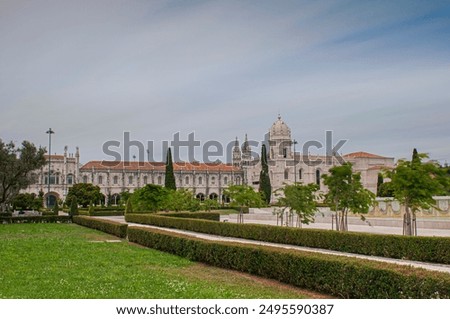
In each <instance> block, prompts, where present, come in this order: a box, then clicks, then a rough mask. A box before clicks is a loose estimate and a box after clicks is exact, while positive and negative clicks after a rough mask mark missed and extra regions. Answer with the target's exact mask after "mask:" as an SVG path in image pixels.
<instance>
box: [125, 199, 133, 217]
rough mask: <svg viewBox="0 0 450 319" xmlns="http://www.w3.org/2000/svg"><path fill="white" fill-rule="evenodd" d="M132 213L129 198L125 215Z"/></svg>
mask: <svg viewBox="0 0 450 319" xmlns="http://www.w3.org/2000/svg"><path fill="white" fill-rule="evenodd" d="M132 213H133V205H132V204H131V198H128V200H127V205H126V206H125V214H132Z"/></svg>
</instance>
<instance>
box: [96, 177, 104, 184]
mask: <svg viewBox="0 0 450 319" xmlns="http://www.w3.org/2000/svg"><path fill="white" fill-rule="evenodd" d="M97 179H98V183H99V184H103V176H102V175H99V176H98V178H97Z"/></svg>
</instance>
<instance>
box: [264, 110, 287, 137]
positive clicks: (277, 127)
mask: <svg viewBox="0 0 450 319" xmlns="http://www.w3.org/2000/svg"><path fill="white" fill-rule="evenodd" d="M269 134H270V137H271V138H284V139H291V129H290V128H289V126H287V125H286V123H284V121H283V120H282V119H281V116H280V115H278V119H277V120H276V121H275V123H273V125H272V127H271V128H270V131H269Z"/></svg>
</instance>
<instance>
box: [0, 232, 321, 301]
mask: <svg viewBox="0 0 450 319" xmlns="http://www.w3.org/2000/svg"><path fill="white" fill-rule="evenodd" d="M107 240H118V238H116V237H113V236H110V235H107V234H104V233H101V232H98V231H95V230H92V229H88V228H84V227H81V226H78V225H75V224H14V225H0V298H30V299H31V298H56V299H63V298H89V299H91V298H105V299H107V298H133V299H140V298H162V299H166V298H174V299H175V298H208V299H209V298H268V299H272V298H303V297H308V298H311V297H320V296H318V295H317V294H309V293H308V292H305V291H302V290H298V289H294V288H292V287H290V286H285V285H281V284H278V283H276V282H273V281H267V280H263V279H259V278H257V277H252V276H248V275H244V274H241V273H237V272H231V271H227V270H222V269H219V268H214V267H208V266H205V265H201V264H198V263H193V262H191V261H189V260H187V259H184V258H180V257H177V256H173V255H170V254H167V253H163V252H160V251H156V250H152V249H148V248H143V247H140V246H137V245H132V244H129V243H128V242H126V241H124V240H122V241H119V242H106V241H107Z"/></svg>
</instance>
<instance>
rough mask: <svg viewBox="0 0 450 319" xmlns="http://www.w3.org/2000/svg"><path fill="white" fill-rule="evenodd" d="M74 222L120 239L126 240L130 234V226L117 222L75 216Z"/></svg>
mask: <svg viewBox="0 0 450 319" xmlns="http://www.w3.org/2000/svg"><path fill="white" fill-rule="evenodd" d="M73 222H74V223H76V224H78V225H81V226H85V227H89V228H93V229H97V230H100V231H102V232H105V233H108V234H111V235H114V236H117V237H120V238H126V237H127V233H128V224H123V223H118V222H115V221H110V220H105V219H98V218H92V217H87V216H74V217H73Z"/></svg>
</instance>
